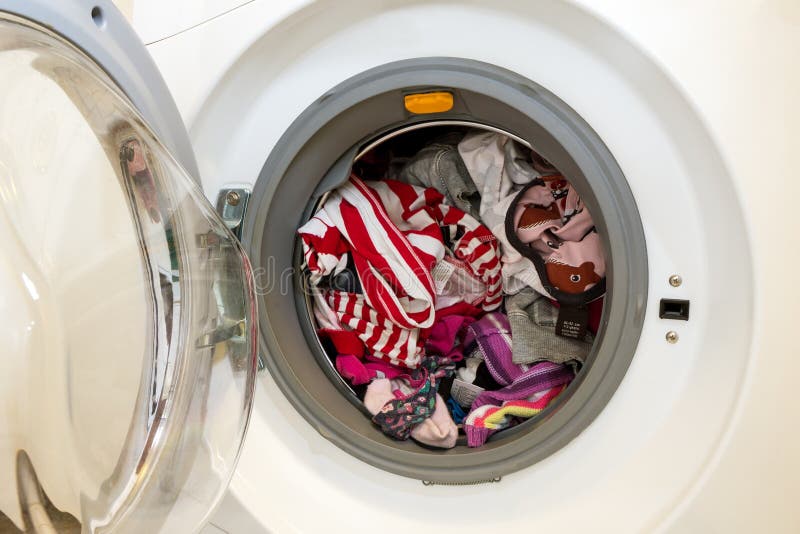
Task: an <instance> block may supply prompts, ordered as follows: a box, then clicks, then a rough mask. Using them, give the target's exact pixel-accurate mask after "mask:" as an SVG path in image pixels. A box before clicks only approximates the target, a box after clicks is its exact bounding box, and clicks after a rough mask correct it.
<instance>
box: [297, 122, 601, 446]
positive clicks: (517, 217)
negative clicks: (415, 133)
mask: <svg viewBox="0 0 800 534" xmlns="http://www.w3.org/2000/svg"><path fill="white" fill-rule="evenodd" d="M368 178H371V177H368V176H363V175H362V176H357V172H354V173H353V174H352V175H351V176H350V178H349V180H348V181H347V182H346V183H345V184H343V185H341V186H339V187H338V188H336V189H335V190H333V191H331V192H330V193H329V194H328V196H327V198H326V199H325V201H324V202H323V203H322V205H321V206H320V207H319V208H318V210H317V212H316V213H315V214H314V216H313V217H312V218H311V219H310V220H309V221H308V222H307V223H305V224H304V225H303V226H302V227H301V228H300V229H299V230H298V234H299V236H300V238H301V240H302V245H303V255H304V268H305V274H306V276H307V278H308V285H309V287H310V288H311V294H312V298H313V307H314V316H315V319H316V323H317V327H318V335H319V336H320V339H322V340H323V342H324V346H325V347H327V349H328V350H329V356H330V357H331V359H332V361H333V362H334V363H335V366H336V369H337V371H338V372H339V374H340V375H341V376H342V378H343V379H345V380H346V381H348V382H349V383H350V384H352V385H353V386H360V389H358V390H357V391H360V392H361V393H362V394H363V402H364V405H365V407H366V408H367V410H368V411H369V412H370V413H371V414H372V415H373V418H372V420H373V422H374V423H375V424H377V425H378V426H379V427H380V428H381V430H382V431H383V432H384V433H386V434H387V435H389V436H391V437H393V438H396V439H399V440H405V439H408V438H411V439H414V440H416V441H418V442H419V443H422V444H424V445H427V446H431V447H441V448H451V447H454V446H455V445H456V441H457V438H458V436H459V434H460V432H461V433H463V434H465V435H466V440H467V445H468V446H470V447H479V446H481V445H483V444H484V443H485V442H486V440H487V439H488V438H489V436H491V435H492V434H493V433H496V432H499V431H502V430H504V429H506V428H509V427H511V426H514V425H516V424H518V423H520V422H521V421H523V420H525V419H529V418H531V417H533V416H535V415H536V414H538V413H539V412H541V411H542V410H544V409H545V408H546V407H547V406H548V405H549V404H550V403H551V402H552V401H553V400H554V399H555V398H556V397H557V396H558V395H559V393H561V392H562V391H563V390H564V389H565V388H566V387H567V385H568V384H569V383H570V382H571V381H572V380H573V378H574V377H575V375H576V373H577V372H578V371H580V368H581V366H582V365H583V363H584V361H585V359H586V356H587V355H588V353H589V351H590V349H591V347H592V343H593V340H594V337H593V336H594V334H596V332H597V328H598V325H599V322H600V315H601V312H602V296H603V293H604V291H605V257H604V253H603V248H602V244H601V242H600V238H599V236H598V234H597V231H596V229H595V226H594V223H593V222H592V218H591V215H590V214H589V212H588V210H587V209H586V208H585V207H584V205H583V203H582V202H581V199H580V197H579V196H578V194H577V192H576V191H575V190H574V189H573V188H572V187H571V186H570V183H569V182H568V181H567V180H566V179H565V178H564V177H563V176H562V175H561V174H559V172H558V170H557V169H555V168H554V167H553V166H552V165H551V164H550V163H549V162H547V161H546V160H545V159H543V158H542V157H541V156H539V155H538V154H537V153H536V152H534V151H532V150H530V149H528V148H526V147H523V146H522V145H520V144H518V143H516V142H515V141H513V140H511V139H509V138H508V137H507V136H504V135H501V134H498V133H494V132H485V131H474V130H472V131H469V132H450V133H449V134H448V135H446V136H444V137H442V138H440V139H436V140H434V141H432V142H430V143H428V144H427V146H424V148H422V150H419V151H418V152H417V153H416V154H415V155H413V157H411V158H407V160H406V161H404V162H403V165H402V167H401V168H399V169H398V170H397V172H395V173H392V175H391V176H388V177H387V176H383V177H382V179H377V180H376V179H368Z"/></svg>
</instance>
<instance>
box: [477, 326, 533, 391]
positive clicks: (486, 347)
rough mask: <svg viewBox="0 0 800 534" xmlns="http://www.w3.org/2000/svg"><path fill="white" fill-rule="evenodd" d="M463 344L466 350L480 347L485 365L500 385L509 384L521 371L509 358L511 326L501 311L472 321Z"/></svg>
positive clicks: (510, 354)
mask: <svg viewBox="0 0 800 534" xmlns="http://www.w3.org/2000/svg"><path fill="white" fill-rule="evenodd" d="M464 346H466V347H467V351H468V352H471V351H472V350H474V348H475V347H476V346H477V348H478V349H480V351H481V354H482V355H483V359H484V361H486V367H487V368H488V369H489V372H490V373H491V374H492V377H494V379H495V380H496V381H497V383H498V384H500V385H502V386H507V385H509V384H511V383H512V382H514V380H515V379H516V378H517V377H518V376H519V375H521V374H522V373H523V371H522V369H521V368H520V366H519V365H516V364H515V363H514V362H513V361H512V359H511V356H512V353H511V326H510V325H509V323H508V318H507V317H506V316H505V314H503V313H500V312H491V313H487V314H486V315H484V316H483V317H481V318H480V319H479V320H477V321H475V322H474V323H472V324H471V325H470V326H469V328H468V329H467V333H466V335H465V336H464Z"/></svg>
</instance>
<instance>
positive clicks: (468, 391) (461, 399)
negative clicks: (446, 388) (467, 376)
mask: <svg viewBox="0 0 800 534" xmlns="http://www.w3.org/2000/svg"><path fill="white" fill-rule="evenodd" d="M481 393H483V388H482V387H480V386H476V385H475V384H470V383H469V382H464V381H463V380H461V379H460V378H456V379H454V380H453V387H452V388H451V389H450V396H451V397H453V398H454V399H455V400H456V402H457V403H458V404H460V405H461V406H463V407H464V408H469V407H470V406H472V401H474V400H475V397H477V396H478V395H480V394H481Z"/></svg>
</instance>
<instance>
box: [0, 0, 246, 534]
mask: <svg viewBox="0 0 800 534" xmlns="http://www.w3.org/2000/svg"><path fill="white" fill-rule="evenodd" d="M0 80H2V83H0V242H2V254H0V318H2V332H3V341H4V347H3V350H2V357H0V473H2V474H3V475H2V477H1V478H2V480H3V482H2V484H0V509H2V511H3V512H4V513H6V514H7V515H9V516H10V517H11V518H12V519H13V520H15V522H17V524H20V525H21V523H22V518H23V516H24V517H26V518H27V519H28V522H33V523H34V525H30V526H33V527H35V526H36V525H35V523H37V522H38V521H39V519H38V518H39V515H38V512H39V511H41V509H40V507H39V505H38V504H37V503H39V501H40V491H41V490H40V488H39V487H38V486H37V485H36V480H37V478H38V481H39V483H40V485H41V489H43V490H44V492H45V493H46V494H47V496H48V497H49V498H50V500H51V501H52V502H53V503H54V504H55V506H56V507H57V508H59V509H61V510H64V511H67V512H69V513H71V514H73V515H74V516H76V517H77V518H78V519H79V520H80V521H81V523H82V525H83V530H84V532H107V531H112V530H113V531H114V532H189V531H196V530H198V529H199V528H200V526H201V525H202V524H203V522H204V521H205V519H206V518H207V517H208V516H209V514H210V513H211V512H212V511H213V509H214V507H215V505H216V503H217V502H218V500H219V499H220V497H221V496H222V494H223V492H224V490H225V488H226V487H227V485H228V483H229V480H230V477H231V475H232V473H233V471H234V468H235V465H236V461H237V458H238V455H239V451H240V449H241V445H242V442H243V439H244V434H245V430H246V427H247V421H248V418H249V414H250V407H251V403H252V396H253V388H254V382H255V372H256V345H255V343H256V337H257V336H256V334H255V328H256V321H255V313H256V311H255V300H254V298H253V286H252V273H251V271H250V265H249V262H248V260H247V257H246V255H245V254H244V252H243V251H242V249H241V248H240V246H239V243H238V242H237V241H236V239H235V238H234V237H233V236H232V235H231V234H230V232H229V231H228V230H227V228H226V227H225V225H224V223H223V222H222V221H220V219H219V218H218V217H217V215H216V213H215V211H214V210H213V208H212V207H211V206H210V204H209V203H208V202H207V201H206V199H205V197H204V195H203V193H202V191H200V189H199V188H198V187H197V185H196V181H195V180H193V179H192V174H195V172H196V171H195V163H194V159H193V155H192V153H191V148H190V144H189V141H188V136H187V135H186V132H185V129H184V127H183V124H182V123H181V122H180V117H179V115H178V113H177V110H176V109H175V105H174V102H173V101H172V99H171V98H170V97H169V93H168V91H167V89H166V87H165V85H164V82H163V81H162V79H161V77H160V76H159V75H158V73H157V71H156V69H155V67H154V66H153V64H152V61H151V60H150V59H149V56H148V54H147V51H146V50H145V48H144V46H143V45H142V44H141V42H139V41H138V40H137V38H136V37H135V35H134V34H133V32H132V30H131V29H130V28H129V27H128V25H127V23H126V22H125V20H124V19H123V18H122V16H121V15H120V14H119V13H118V12H117V11H116V9H115V8H114V7H113V6H112V5H111V4H110V2H92V3H89V2H84V1H68V2H52V1H50V2H48V1H46V0H35V1H34V0H20V1H15V0H0ZM15 473H16V481H17V482H16V484H14V482H13V481H14V478H15V477H14V474H15ZM44 521H45V522H46V519H45V520H44Z"/></svg>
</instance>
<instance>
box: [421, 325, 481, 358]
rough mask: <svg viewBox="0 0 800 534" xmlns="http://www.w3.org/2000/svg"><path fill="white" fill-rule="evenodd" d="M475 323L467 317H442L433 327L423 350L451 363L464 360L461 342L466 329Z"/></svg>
mask: <svg viewBox="0 0 800 534" xmlns="http://www.w3.org/2000/svg"><path fill="white" fill-rule="evenodd" d="M474 322H475V319H474V318H473V317H470V316H467V315H449V316H447V317H442V318H441V319H438V321H437V322H436V323H435V324H434V325H433V327H432V328H431V331H430V333H429V335H428V340H427V341H426V342H425V350H426V352H427V353H428V354H429V355H435V356H444V357H445V358H447V359H448V360H450V361H451V362H459V361H461V360H463V359H464V352H463V350H464V344H463V343H461V340H462V339H463V337H464V334H465V333H466V330H467V327H468V326H469V325H471V324H472V323H474Z"/></svg>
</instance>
